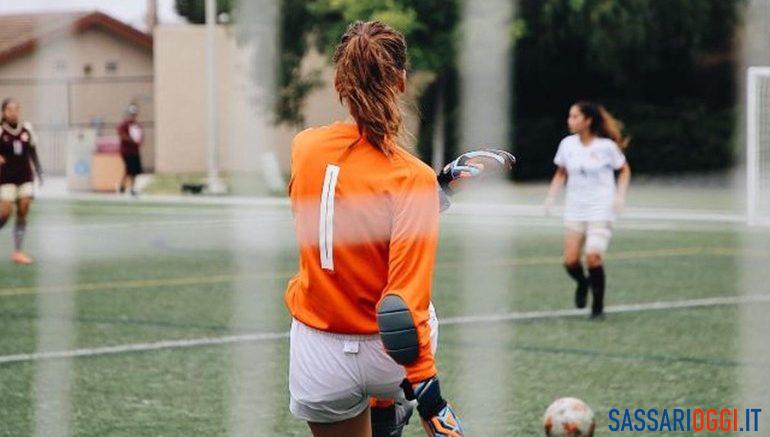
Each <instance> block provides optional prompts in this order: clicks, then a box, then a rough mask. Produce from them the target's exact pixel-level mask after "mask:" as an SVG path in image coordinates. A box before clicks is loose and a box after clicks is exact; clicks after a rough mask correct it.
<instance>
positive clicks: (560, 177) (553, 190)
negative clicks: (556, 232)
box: [545, 138, 567, 215]
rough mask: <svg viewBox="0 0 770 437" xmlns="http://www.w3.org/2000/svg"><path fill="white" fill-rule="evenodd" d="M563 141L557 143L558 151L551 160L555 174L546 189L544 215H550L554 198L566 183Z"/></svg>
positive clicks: (565, 160) (565, 158)
mask: <svg viewBox="0 0 770 437" xmlns="http://www.w3.org/2000/svg"><path fill="white" fill-rule="evenodd" d="M565 140H566V138H565V139H564V140H562V141H561V143H559V149H558V150H557V151H556V156H554V158H553V163H554V165H556V172H554V174H553V177H552V178H551V185H549V187H548V194H547V195H546V197H545V213H546V215H550V214H551V208H553V204H554V202H555V201H556V196H557V195H558V194H559V191H560V190H561V187H563V186H564V184H565V182H567V157H566V153H565V151H564V148H565Z"/></svg>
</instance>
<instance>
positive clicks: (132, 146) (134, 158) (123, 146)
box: [118, 103, 144, 196]
mask: <svg viewBox="0 0 770 437" xmlns="http://www.w3.org/2000/svg"><path fill="white" fill-rule="evenodd" d="M138 115H139V108H138V107H137V106H136V105H135V104H133V103H132V104H130V105H128V108H127V109H126V118H125V119H124V120H123V121H122V122H121V123H120V125H118V136H119V137H120V155H121V156H122V157H123V163H124V164H125V169H126V172H125V173H124V174H123V179H121V181H120V192H121V193H123V192H125V191H126V190H128V191H129V192H130V193H131V194H132V195H134V196H135V195H136V191H135V189H134V181H135V179H136V176H137V175H139V174H141V173H142V172H143V171H142V160H141V157H140V155H139V147H141V145H142V139H143V137H144V132H143V131H142V126H141V125H140V124H139V123H138V122H137V120H136V119H137V117H138Z"/></svg>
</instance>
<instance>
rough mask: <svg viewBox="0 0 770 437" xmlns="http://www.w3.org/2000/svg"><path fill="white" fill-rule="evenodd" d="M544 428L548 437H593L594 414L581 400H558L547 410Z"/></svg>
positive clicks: (544, 417) (594, 426)
mask: <svg viewBox="0 0 770 437" xmlns="http://www.w3.org/2000/svg"><path fill="white" fill-rule="evenodd" d="M543 428H544V429H545V435H546V436H547V437H593V435H594V428H596V422H594V412H593V411H592V410H591V407H589V406H588V404H586V403H585V402H583V401H581V400H580V399H576V398H561V399H556V400H555V401H554V402H553V403H552V404H551V405H550V406H549V407H548V409H547V410H545V416H543Z"/></svg>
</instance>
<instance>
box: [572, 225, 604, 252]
mask: <svg viewBox="0 0 770 437" xmlns="http://www.w3.org/2000/svg"><path fill="white" fill-rule="evenodd" d="M564 226H565V227H566V228H567V230H568V231H570V232H575V233H578V234H580V235H582V236H583V237H585V251H586V253H595V254H599V255H604V254H605V253H606V252H607V248H608V247H609V246H610V239H611V238H612V222H609V221H580V222H576V221H569V220H568V221H565V222H564Z"/></svg>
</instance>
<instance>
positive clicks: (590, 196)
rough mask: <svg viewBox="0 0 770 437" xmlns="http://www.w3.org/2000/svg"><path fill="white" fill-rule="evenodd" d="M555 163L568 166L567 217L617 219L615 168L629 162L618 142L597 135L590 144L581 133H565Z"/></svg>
mask: <svg viewBox="0 0 770 437" xmlns="http://www.w3.org/2000/svg"><path fill="white" fill-rule="evenodd" d="M553 163H554V164H556V165H557V166H559V167H563V168H564V169H566V170H567V200H566V205H565V210H564V219H565V220H567V221H614V220H615V212H614V210H613V203H614V199H615V170H620V168H622V167H623V165H624V164H625V163H626V157H625V156H624V155H623V152H621V151H620V147H618V145H617V144H616V143H615V142H614V141H612V140H610V139H608V138H599V137H595V138H594V139H593V141H591V143H590V144H588V145H583V143H581V142H580V136H579V135H570V136H568V137H565V138H564V139H563V140H561V143H559V150H558V151H557V152H556V156H555V157H554V158H553Z"/></svg>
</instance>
